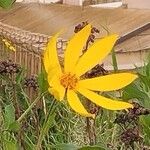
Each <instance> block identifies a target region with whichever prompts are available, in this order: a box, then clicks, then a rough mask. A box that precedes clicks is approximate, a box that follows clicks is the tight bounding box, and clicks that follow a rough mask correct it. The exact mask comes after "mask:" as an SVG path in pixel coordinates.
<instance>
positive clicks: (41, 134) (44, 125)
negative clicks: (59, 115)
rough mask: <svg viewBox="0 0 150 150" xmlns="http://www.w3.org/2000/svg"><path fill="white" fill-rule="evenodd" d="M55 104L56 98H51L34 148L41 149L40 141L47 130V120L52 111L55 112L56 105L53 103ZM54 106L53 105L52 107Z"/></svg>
mask: <svg viewBox="0 0 150 150" xmlns="http://www.w3.org/2000/svg"><path fill="white" fill-rule="evenodd" d="M55 104H56V100H55V99H53V101H52V104H51V107H50V109H49V110H48V112H47V116H46V119H45V121H44V124H43V127H42V130H41V133H40V135H39V138H38V142H37V145H36V150H40V149H41V143H42V141H43V138H44V136H45V134H46V132H47V123H48V121H49V120H50V118H51V116H52V115H53V114H54V112H55V107H57V105H55ZM54 106H55V107H54Z"/></svg>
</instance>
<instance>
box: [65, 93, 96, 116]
mask: <svg viewBox="0 0 150 150" xmlns="http://www.w3.org/2000/svg"><path fill="white" fill-rule="evenodd" d="M67 100H68V103H69V105H70V106H71V108H72V109H73V110H74V111H75V112H77V113H79V114H80V115H82V116H85V117H92V118H95V115H94V114H90V113H88V112H87V111H86V109H85V108H84V106H83V105H82V103H81V102H80V100H79V98H78V96H77V94H76V93H75V92H74V91H72V90H68V91H67Z"/></svg>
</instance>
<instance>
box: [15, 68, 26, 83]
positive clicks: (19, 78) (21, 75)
mask: <svg viewBox="0 0 150 150" xmlns="http://www.w3.org/2000/svg"><path fill="white" fill-rule="evenodd" d="M24 72H25V69H21V71H20V72H19V73H18V74H17V75H16V83H17V84H21V81H22V80H23V78H24Z"/></svg>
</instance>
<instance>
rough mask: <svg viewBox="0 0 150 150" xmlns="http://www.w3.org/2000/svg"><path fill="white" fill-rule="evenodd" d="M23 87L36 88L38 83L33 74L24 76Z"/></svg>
mask: <svg viewBox="0 0 150 150" xmlns="http://www.w3.org/2000/svg"><path fill="white" fill-rule="evenodd" d="M24 87H26V88H27V87H30V88H33V89H34V90H37V89H38V87H39V85H38V82H37V77H36V76H35V75H32V76H31V77H28V78H25V80H24Z"/></svg>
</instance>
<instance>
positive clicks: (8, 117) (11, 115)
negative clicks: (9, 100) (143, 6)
mask: <svg viewBox="0 0 150 150" xmlns="http://www.w3.org/2000/svg"><path fill="white" fill-rule="evenodd" d="M4 121H5V127H6V128H8V127H9V126H10V124H12V123H13V122H15V108H14V106H13V104H10V105H7V106H6V107H5V113H4Z"/></svg>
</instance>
